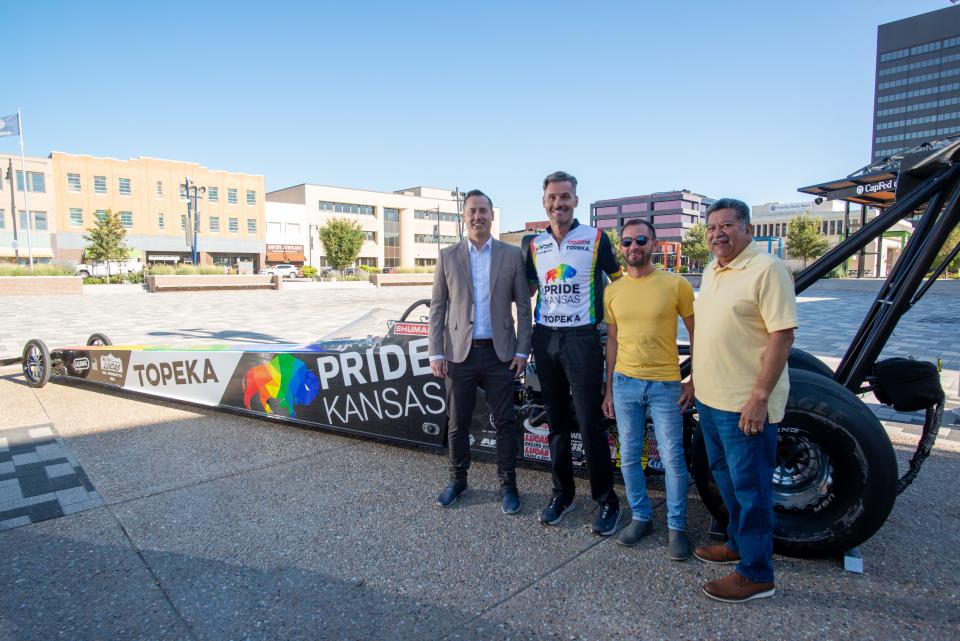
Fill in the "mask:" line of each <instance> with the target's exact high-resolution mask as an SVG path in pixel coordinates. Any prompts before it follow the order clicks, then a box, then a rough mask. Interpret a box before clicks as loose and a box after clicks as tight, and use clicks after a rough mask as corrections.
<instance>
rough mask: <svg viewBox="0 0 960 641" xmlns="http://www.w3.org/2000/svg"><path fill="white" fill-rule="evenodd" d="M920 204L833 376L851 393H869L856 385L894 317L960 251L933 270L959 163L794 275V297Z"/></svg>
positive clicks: (952, 212) (958, 183) (958, 189)
mask: <svg viewBox="0 0 960 641" xmlns="http://www.w3.org/2000/svg"><path fill="white" fill-rule="evenodd" d="M924 206H925V208H924V213H923V215H922V217H921V218H920V221H919V223H918V224H917V226H916V228H915V229H914V233H913V235H912V236H911V237H910V239H909V240H908V241H907V244H906V246H905V247H904V250H903V253H902V254H901V256H900V258H899V260H898V261H897V263H896V265H895V266H894V267H893V269H891V270H890V273H889V275H888V276H887V279H886V281H885V282H884V283H883V285H882V286H881V287H880V291H879V292H878V293H877V297H876V299H875V300H874V302H873V304H872V305H871V307H870V310H869V311H868V312H867V315H866V317H865V318H864V319H863V322H862V323H861V324H860V327H859V329H858V330H857V334H856V336H855V337H854V339H853V340H852V341H851V343H850V347H849V348H847V351H846V353H845V354H844V355H843V358H842V359H841V361H840V365H839V366H838V367H837V370H836V374H835V375H834V379H835V380H836V381H837V382H839V383H840V384H842V385H843V386H845V387H846V388H847V389H849V390H850V391H852V392H854V393H863V392H865V391H869V389H864V388H863V387H862V385H863V383H864V382H865V381H866V380H867V377H868V376H869V374H870V372H871V370H872V368H873V364H874V363H875V362H876V360H877V357H879V356H880V352H881V351H882V350H883V347H884V346H885V345H886V343H887V340H888V339H889V338H890V335H891V334H892V333H893V330H894V329H895V328H896V326H897V323H898V322H899V321H900V318H901V317H902V316H903V315H904V314H905V313H907V312H908V311H909V310H910V308H911V307H912V306H913V305H915V304H916V303H917V302H918V301H919V300H920V298H921V297H922V296H923V295H924V294H925V293H926V292H927V290H928V289H929V288H930V286H931V285H932V284H933V282H934V281H935V280H936V277H937V276H939V275H940V274H941V273H943V270H944V269H945V268H946V266H947V263H949V261H950V260H952V258H953V257H955V256H956V254H957V253H958V252H960V246H958V247H956V248H954V249H953V251H952V252H951V253H950V255H949V256H947V258H946V260H945V261H943V262H942V263H941V264H940V265H938V266H936V267H934V265H933V262H934V261H935V260H936V256H937V253H938V252H939V251H940V249H941V248H942V247H943V245H944V244H945V243H946V242H947V238H948V236H949V235H950V232H951V231H952V230H953V228H954V227H956V226H957V224H958V222H960V164H955V165H951V166H949V167H948V168H946V169H945V170H943V171H941V172H939V173H937V174H935V175H933V176H931V177H930V178H927V179H926V180H925V181H924V182H923V183H921V184H920V185H919V186H918V187H917V188H916V189H914V190H913V191H912V192H910V193H909V194H907V195H906V196H905V197H903V198H902V199H900V200H898V201H897V202H896V204H894V205H893V206H891V207H890V208H888V209H886V210H885V211H883V212H882V213H881V214H880V215H879V216H877V218H875V219H874V220H872V221H871V222H870V223H868V224H867V225H865V226H864V227H862V228H861V229H860V230H859V231H857V232H856V233H855V234H853V235H851V236H850V237H849V238H848V239H847V240H845V241H843V242H841V243H840V244H839V245H837V246H836V247H834V248H833V249H832V250H830V251H829V252H827V253H826V254H824V256H823V257H821V258H820V259H819V260H818V261H816V262H815V263H814V264H813V265H811V266H810V267H808V268H807V269H805V270H804V271H802V272H801V273H800V274H799V275H798V276H797V279H796V285H795V291H796V293H797V294H800V293H801V292H803V291H804V290H806V289H807V288H808V287H810V286H811V285H813V284H814V283H816V282H817V281H818V280H820V279H821V278H823V277H824V276H825V275H826V274H828V273H829V272H830V271H831V270H833V269H834V268H836V267H837V266H839V265H840V264H842V263H843V262H844V261H845V260H847V259H848V258H850V257H852V256H853V255H854V254H855V253H856V252H858V251H859V250H860V249H861V248H862V247H864V246H866V245H867V244H868V243H870V242H872V241H873V240H875V239H876V238H878V237H880V236H881V235H882V234H883V232H885V231H887V230H888V229H890V228H891V227H892V226H893V225H894V224H896V223H897V222H899V221H900V220H902V219H904V218H906V217H908V216H911V215H913V214H914V212H916V211H917V210H918V209H920V208H923V207H924ZM931 271H932V273H931V275H930V277H929V279H928V280H927V281H926V282H924V278H925V276H926V274H927V273H928V272H931Z"/></svg>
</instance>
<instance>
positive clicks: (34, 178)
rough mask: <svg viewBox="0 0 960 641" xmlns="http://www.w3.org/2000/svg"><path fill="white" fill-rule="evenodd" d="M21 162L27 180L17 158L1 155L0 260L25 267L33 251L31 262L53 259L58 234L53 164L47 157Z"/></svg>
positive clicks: (26, 159) (13, 155) (30, 158)
mask: <svg viewBox="0 0 960 641" xmlns="http://www.w3.org/2000/svg"><path fill="white" fill-rule="evenodd" d="M24 161H25V165H26V170H27V176H26V180H24V178H23V171H22V169H21V163H20V156H19V155H17V154H0V177H2V180H0V261H2V262H14V261H19V262H20V263H23V264H26V263H27V262H29V256H30V250H31V248H32V250H33V252H32V253H33V259H34V263H47V262H50V261H51V260H52V259H53V257H54V253H53V248H54V244H53V241H54V234H55V233H56V231H57V220H56V216H55V215H54V212H55V205H54V189H53V186H54V181H53V172H52V163H51V161H50V159H48V158H33V157H26V158H25V159H24ZM27 205H29V212H30V214H29V216H28V215H27V211H28V209H27ZM28 220H29V230H28V226H27V221H28ZM28 231H29V233H28Z"/></svg>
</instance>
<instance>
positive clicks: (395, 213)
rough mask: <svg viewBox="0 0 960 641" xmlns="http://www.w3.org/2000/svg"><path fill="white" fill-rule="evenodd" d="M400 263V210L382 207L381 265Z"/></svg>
mask: <svg viewBox="0 0 960 641" xmlns="http://www.w3.org/2000/svg"><path fill="white" fill-rule="evenodd" d="M399 265H400V210H399V209H394V208H393V207H384V208H383V266H384V267H398V266H399Z"/></svg>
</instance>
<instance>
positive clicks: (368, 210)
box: [320, 200, 400, 220]
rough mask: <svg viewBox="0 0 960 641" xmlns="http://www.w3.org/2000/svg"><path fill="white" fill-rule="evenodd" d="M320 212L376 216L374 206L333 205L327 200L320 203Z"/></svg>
mask: <svg viewBox="0 0 960 641" xmlns="http://www.w3.org/2000/svg"><path fill="white" fill-rule="evenodd" d="M388 209H389V208H388ZM320 211H332V212H336V213H338V214H359V215H361V216H373V215H374V213H373V205H356V204H353V203H332V202H328V201H326V200H321V201H320ZM384 211H386V210H384ZM393 211H398V212H399V211H400V210H399V209H396V210H393ZM398 220H399V219H398Z"/></svg>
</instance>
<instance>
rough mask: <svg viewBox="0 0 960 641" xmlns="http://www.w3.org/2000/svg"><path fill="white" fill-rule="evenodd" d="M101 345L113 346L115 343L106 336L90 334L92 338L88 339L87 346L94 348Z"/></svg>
mask: <svg viewBox="0 0 960 641" xmlns="http://www.w3.org/2000/svg"><path fill="white" fill-rule="evenodd" d="M99 345H113V341H112V340H110V338H109V337H108V336H107V335H106V334H100V333H99V332H98V333H94V334H90V338H88V339H87V346H88V347H94V346H99Z"/></svg>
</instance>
